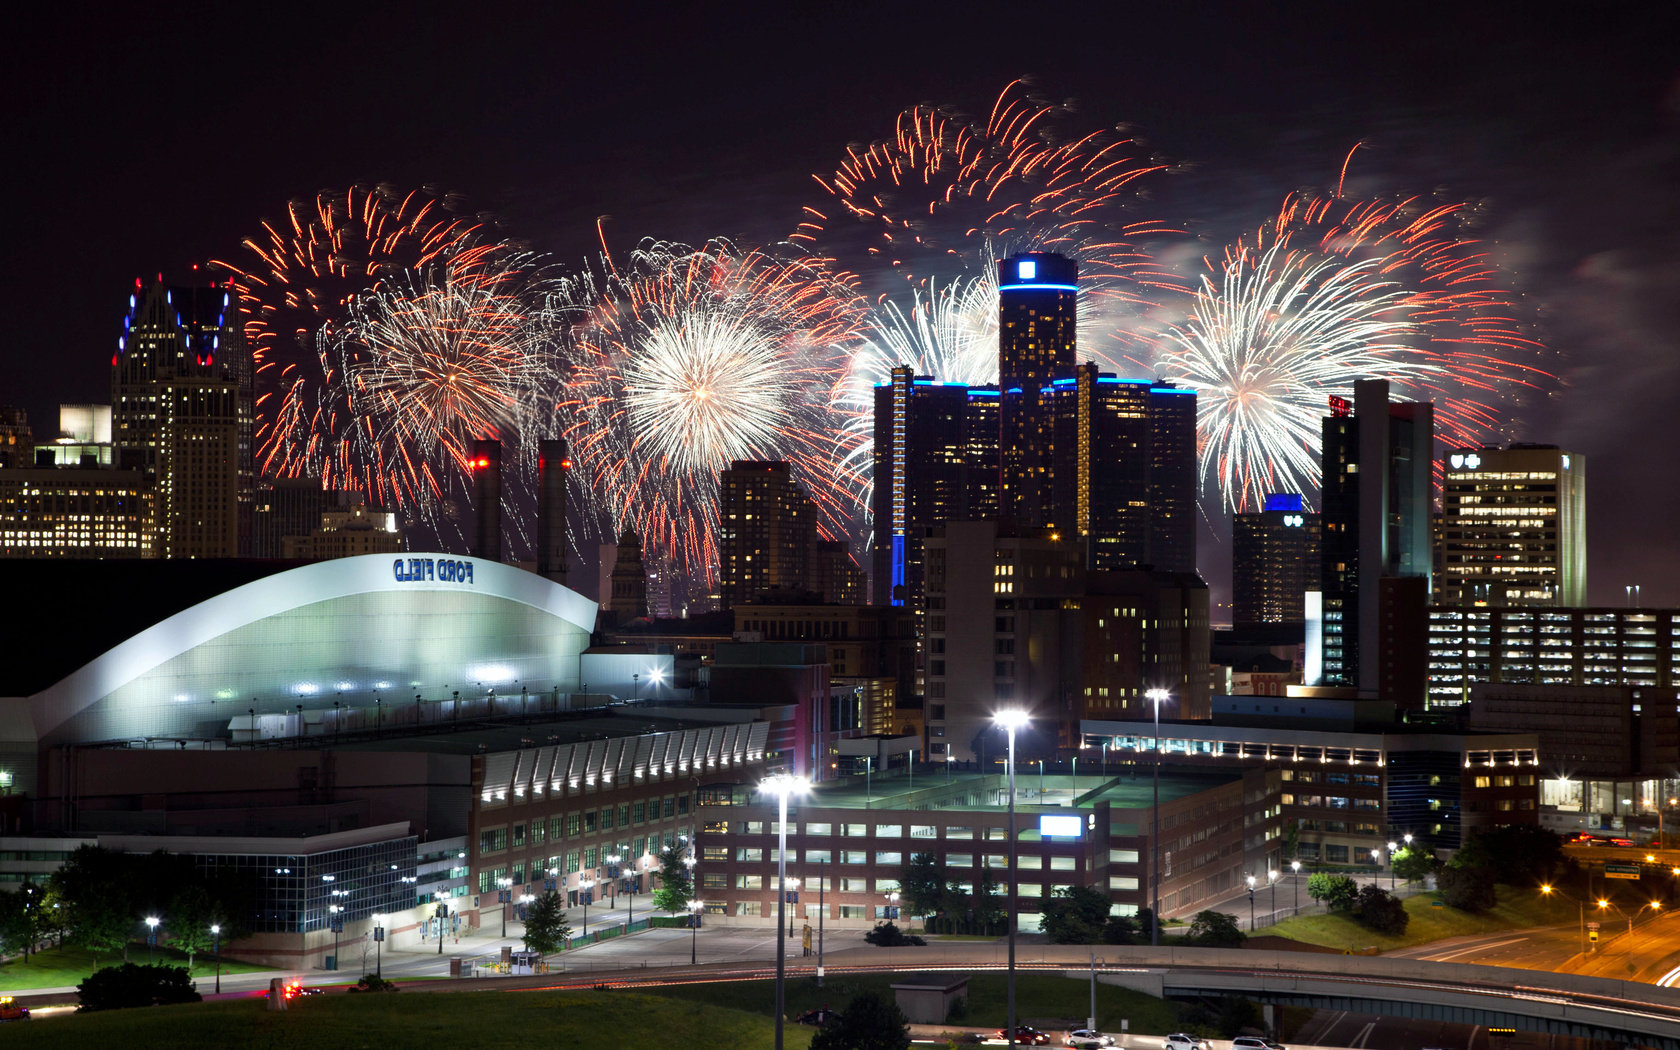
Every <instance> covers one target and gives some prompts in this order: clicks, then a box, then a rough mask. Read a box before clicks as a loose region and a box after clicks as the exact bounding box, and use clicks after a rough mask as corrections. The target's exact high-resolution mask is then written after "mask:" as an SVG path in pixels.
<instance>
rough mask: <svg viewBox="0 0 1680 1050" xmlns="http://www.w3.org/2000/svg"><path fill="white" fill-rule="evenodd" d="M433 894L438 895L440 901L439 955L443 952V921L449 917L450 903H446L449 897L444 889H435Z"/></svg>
mask: <svg viewBox="0 0 1680 1050" xmlns="http://www.w3.org/2000/svg"><path fill="white" fill-rule="evenodd" d="M432 896H434V897H436V898H437V902H438V906H437V923H438V950H437V953H438V954H439V955H442V954H443V921H444V920H445V919H447V918H449V905H448V904H447V903H446V900H447V898H446V897H445V896H444V893H443V891H442V890H434V891H433V892H432Z"/></svg>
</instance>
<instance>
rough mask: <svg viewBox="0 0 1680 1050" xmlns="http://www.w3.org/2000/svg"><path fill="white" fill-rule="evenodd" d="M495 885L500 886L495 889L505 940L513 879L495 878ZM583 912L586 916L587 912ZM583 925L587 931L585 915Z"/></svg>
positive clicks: (504, 938)
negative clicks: (500, 910) (500, 908)
mask: <svg viewBox="0 0 1680 1050" xmlns="http://www.w3.org/2000/svg"><path fill="white" fill-rule="evenodd" d="M496 885H497V886H500V887H501V889H499V890H497V891H496V898H497V900H498V902H499V903H500V904H501V906H502V940H504V941H505V940H507V906H508V902H509V901H511V900H512V899H513V889H512V887H513V880H512V879H509V878H501V879H497V880H496ZM584 914H585V916H587V915H588V912H585V913H584ZM583 925H584V927H585V932H588V926H589V920H588V918H587V917H586V918H585V919H584V923H583Z"/></svg>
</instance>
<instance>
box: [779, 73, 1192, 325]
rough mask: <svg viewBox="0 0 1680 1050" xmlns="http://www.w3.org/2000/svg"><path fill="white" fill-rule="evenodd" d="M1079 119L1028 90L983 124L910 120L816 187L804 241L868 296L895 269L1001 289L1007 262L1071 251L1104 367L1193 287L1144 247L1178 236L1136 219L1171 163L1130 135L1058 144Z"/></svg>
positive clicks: (1016, 90) (1085, 318)
mask: <svg viewBox="0 0 1680 1050" xmlns="http://www.w3.org/2000/svg"><path fill="white" fill-rule="evenodd" d="M1070 109H1071V107H1070V106H1069V105H1067V104H1058V103H1050V102H1045V101H1041V100H1036V99H1033V98H1031V97H1029V95H1028V93H1027V89H1026V86H1025V84H1024V83H1023V82H1021V81H1015V82H1013V83H1011V84H1010V85H1008V86H1007V87H1006V88H1005V89H1004V90H1003V92H1002V93H1001V94H1000V95H999V96H998V98H997V100H996V102H995V103H994V104H993V106H992V108H991V112H990V115H989V116H988V118H987V119H986V120H985V121H984V122H983V123H981V122H976V121H969V120H965V119H963V118H960V117H957V116H954V115H952V114H950V113H948V112H946V111H944V110H941V109H937V108H934V107H931V106H925V105H922V106H915V107H912V108H911V109H908V110H905V111H904V112H903V113H901V114H900V115H899V117H898V121H897V124H896V126H895V128H894V134H893V136H892V137H891V138H890V139H887V140H885V141H881V142H877V143H875V144H874V145H871V146H868V147H864V146H852V147H850V148H849V149H848V150H847V152H846V157H845V159H844V160H843V161H842V162H841V164H840V166H839V168H837V169H836V170H835V171H834V172H833V173H832V174H831V175H826V176H825V175H819V176H816V181H817V183H818V185H820V186H821V187H822V188H823V190H824V191H826V192H827V194H828V195H829V196H828V199H827V200H825V201H824V202H822V203H821V205H819V206H811V207H807V208H806V209H805V216H804V221H803V222H802V223H800V225H799V228H798V230H797V231H796V232H795V233H794V234H793V235H792V238H791V239H792V240H794V241H795V242H796V243H799V244H801V245H805V246H808V247H810V248H812V249H813V250H815V251H817V252H819V253H820V254H822V255H824V256H834V257H836V258H838V259H839V260H841V262H842V263H843V265H844V276H845V277H846V278H847V279H848V280H851V281H852V282H853V283H854V284H855V285H857V286H860V287H862V286H864V285H866V284H873V282H870V281H866V280H865V279H864V278H862V277H860V276H859V275H860V274H875V273H878V272H880V271H882V270H886V269H890V270H892V271H894V272H897V273H899V274H900V275H902V276H903V277H905V278H907V279H909V280H910V281H911V282H912V283H913V284H920V283H921V282H925V281H927V280H929V279H939V280H945V281H949V280H951V279H953V278H954V277H955V276H957V275H958V274H962V273H966V274H968V275H971V276H975V277H982V278H984V279H986V280H993V279H994V278H992V277H991V276H990V275H989V271H990V270H991V269H992V267H991V265H990V263H991V261H992V260H993V259H995V258H996V257H998V256H1000V255H1008V254H1010V253H1013V252H1017V251H1051V252H1059V253H1061V254H1063V255H1066V256H1068V257H1070V258H1073V259H1075V260H1077V261H1078V263H1079V266H1080V283H1081V285H1082V287H1083V288H1084V289H1085V290H1086V292H1087V296H1086V298H1087V300H1088V301H1087V302H1085V303H1083V304H1082V309H1081V311H1080V345H1081V346H1082V347H1084V348H1085V349H1086V350H1087V351H1088V352H1089V353H1091V354H1094V355H1096V356H1098V357H1104V356H1106V351H1107V344H1108V343H1109V341H1110V338H1111V337H1112V335H1113V334H1114V332H1115V329H1116V327H1117V325H1118V324H1119V323H1120V317H1121V315H1123V314H1129V313H1131V312H1133V310H1134V309H1135V308H1136V307H1138V306H1140V305H1142V304H1144V303H1145V302H1146V300H1147V299H1148V298H1149V296H1151V295H1152V294H1153V292H1152V291H1151V289H1155V288H1162V289H1168V290H1181V288H1182V285H1181V282H1180V281H1179V280H1178V279H1177V278H1176V277H1174V276H1173V275H1171V274H1169V273H1166V272H1164V271H1163V270H1162V269H1161V268H1160V267H1158V266H1156V265H1155V264H1154V263H1153V262H1152V261H1151V259H1150V258H1149V256H1148V254H1147V253H1146V252H1145V251H1144V250H1143V249H1142V248H1141V247H1140V242H1141V241H1143V240H1146V239H1148V238H1150V237H1152V236H1155V235H1157V234H1161V233H1165V232H1168V231H1167V230H1166V229H1165V228H1164V227H1163V226H1161V225H1160V224H1158V223H1156V222H1152V221H1140V220H1139V219H1138V218H1137V217H1136V216H1135V214H1134V209H1135V205H1136V203H1137V200H1138V194H1137V186H1138V180H1139V179H1142V178H1143V177H1145V176H1147V175H1149V174H1151V173H1153V172H1159V171H1162V170H1164V169H1165V167H1166V165H1164V164H1162V163H1160V162H1158V161H1155V160H1152V159H1148V158H1146V157H1141V156H1140V154H1141V153H1142V152H1143V148H1142V145H1141V143H1139V142H1138V141H1137V140H1136V139H1134V138H1130V137H1127V136H1126V135H1125V134H1124V133H1122V132H1109V131H1101V132H1095V133H1091V134H1087V135H1083V136H1079V137H1072V138H1065V139H1063V138H1060V137H1058V135H1057V133H1056V131H1057V128H1058V126H1059V125H1060V124H1061V123H1062V122H1063V121H1064V120H1065V118H1066V117H1067V116H1068V114H1069V112H1070ZM923 287H924V289H925V292H926V294H929V295H931V294H932V286H931V285H924V286H923ZM869 290H870V291H872V292H876V291H880V290H881V289H879V288H874V287H871V288H870V289H869ZM887 291H888V294H889V295H896V294H897V292H896V289H889V290H887Z"/></svg>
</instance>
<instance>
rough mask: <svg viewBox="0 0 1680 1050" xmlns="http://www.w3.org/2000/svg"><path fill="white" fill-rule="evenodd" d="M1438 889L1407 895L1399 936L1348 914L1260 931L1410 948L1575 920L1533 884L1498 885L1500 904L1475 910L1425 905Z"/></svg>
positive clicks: (1345, 944) (1334, 943)
mask: <svg viewBox="0 0 1680 1050" xmlns="http://www.w3.org/2000/svg"><path fill="white" fill-rule="evenodd" d="M1439 898H1440V895H1439V894H1433V893H1420V894H1418V895H1416V896H1414V897H1408V898H1406V902H1405V904H1406V913H1407V914H1408V915H1410V916H1411V921H1410V922H1409V923H1407V924H1406V932H1405V934H1404V935H1403V936H1400V937H1390V936H1387V935H1386V934H1381V933H1378V932H1376V931H1375V930H1370V929H1367V928H1365V927H1364V926H1361V925H1359V923H1358V922H1356V921H1355V920H1354V919H1353V917H1352V916H1351V915H1347V914H1344V913H1332V914H1330V915H1301V916H1297V917H1295V918H1293V919H1285V920H1283V921H1282V922H1280V923H1278V924H1277V925H1275V926H1270V927H1267V929H1266V930H1265V931H1264V932H1265V933H1268V934H1275V935H1277V936H1279V937H1288V938H1289V939H1290V940H1295V941H1304V942H1305V943H1307V944H1321V945H1324V946H1326V947H1330V948H1351V949H1353V950H1355V951H1358V950H1359V949H1361V948H1368V947H1372V946H1375V947H1377V948H1380V949H1382V950H1383V951H1392V950H1394V949H1395V948H1410V947H1413V946H1415V945H1419V944H1428V943H1429V942H1430V941H1438V940H1442V939H1443V938H1446V937H1470V936H1474V935H1476V934H1480V933H1499V932H1501V931H1503V930H1521V929H1528V928H1529V927H1533V926H1552V925H1556V924H1558V923H1563V922H1574V921H1575V919H1576V916H1575V915H1574V914H1571V913H1572V912H1574V911H1575V908H1574V907H1573V906H1572V905H1571V903H1570V902H1569V901H1564V900H1548V899H1547V898H1545V897H1542V896H1541V895H1540V894H1539V893H1537V892H1535V891H1534V890H1532V889H1521V888H1518V887H1515V886H1501V887H1499V903H1498V904H1496V905H1495V906H1494V907H1492V908H1490V909H1488V910H1487V911H1485V912H1483V913H1481V914H1480V915H1472V914H1470V913H1469V912H1463V911H1459V910H1458V909H1457V908H1451V907H1447V906H1445V905H1443V906H1442V907H1440V908H1438V909H1437V908H1432V907H1430V903H1431V902H1432V901H1435V900H1438V899H1439Z"/></svg>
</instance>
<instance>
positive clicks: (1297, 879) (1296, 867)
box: [1289, 860, 1301, 915]
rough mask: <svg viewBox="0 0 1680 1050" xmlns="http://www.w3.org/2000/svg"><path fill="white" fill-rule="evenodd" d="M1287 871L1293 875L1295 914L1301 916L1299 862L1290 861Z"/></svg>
mask: <svg viewBox="0 0 1680 1050" xmlns="http://www.w3.org/2000/svg"><path fill="white" fill-rule="evenodd" d="M1289 870H1291V871H1293V872H1294V873H1295V880H1294V881H1295V914H1297V915H1299V914H1301V862H1300V861H1298V860H1292V861H1290V862H1289Z"/></svg>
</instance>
